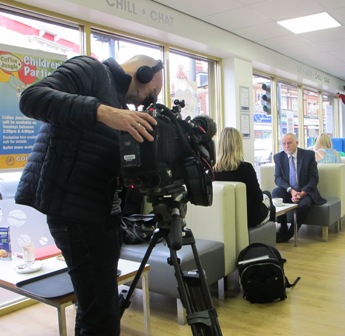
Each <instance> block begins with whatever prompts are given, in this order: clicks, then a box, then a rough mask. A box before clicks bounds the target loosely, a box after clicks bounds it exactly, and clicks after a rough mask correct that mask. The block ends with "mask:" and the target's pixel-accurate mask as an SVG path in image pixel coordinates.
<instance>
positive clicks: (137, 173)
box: [120, 100, 217, 206]
mask: <svg viewBox="0 0 345 336" xmlns="http://www.w3.org/2000/svg"><path fill="white" fill-rule="evenodd" d="M174 104H175V105H174V106H173V108H172V109H171V110H170V109H168V108H167V107H166V106H164V105H162V104H151V105H150V106H149V107H147V108H146V111H147V113H149V114H150V115H152V116H153V117H154V118H155V119H156V120H157V125H156V126H155V127H154V130H153V132H152V133H151V134H152V135H153V137H154V139H155V140H154V141H153V142H149V141H144V142H143V143H139V142H137V141H136V140H135V139H134V138H133V137H132V136H131V135H130V134H129V133H127V132H122V133H121V136H120V155H121V170H122V178H123V183H124V185H125V186H126V187H130V186H134V187H137V188H139V189H140V191H141V192H142V193H145V194H148V195H169V194H173V193H174V192H175V191H176V190H180V189H181V187H182V186H186V189H187V199H188V201H190V202H191V203H192V204H195V205H202V206H210V205H211V204H212V198H213V193H212V165H213V163H214V160H215V150H214V142H213V140H212V137H213V136H214V135H215V133H216V129H217V127H216V124H215V122H214V121H213V120H212V119H211V118H209V117H207V116H197V117H195V118H193V119H191V118H190V117H188V118H186V119H185V120H183V119H182V117H181V108H183V107H184V101H179V100H175V101H174Z"/></svg>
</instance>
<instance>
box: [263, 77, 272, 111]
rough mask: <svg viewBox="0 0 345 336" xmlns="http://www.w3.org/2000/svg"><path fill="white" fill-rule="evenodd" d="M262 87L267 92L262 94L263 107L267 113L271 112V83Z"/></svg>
mask: <svg viewBox="0 0 345 336" xmlns="http://www.w3.org/2000/svg"><path fill="white" fill-rule="evenodd" d="M262 89H263V90H265V91H266V92H265V94H264V95H262V101H263V102H262V105H263V106H262V109H263V110H264V112H265V113H266V114H271V83H270V82H268V83H264V84H262Z"/></svg>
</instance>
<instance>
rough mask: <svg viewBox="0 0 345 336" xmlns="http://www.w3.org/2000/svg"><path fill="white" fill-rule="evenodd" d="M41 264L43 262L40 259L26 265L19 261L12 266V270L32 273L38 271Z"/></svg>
mask: <svg viewBox="0 0 345 336" xmlns="http://www.w3.org/2000/svg"><path fill="white" fill-rule="evenodd" d="M42 266H43V262H42V261H41V260H36V261H35V262H34V263H33V264H32V265H26V264H25V263H21V264H19V265H16V266H15V267H14V270H15V271H16V272H17V273H22V274H25V273H33V272H37V271H39V270H40V269H41V268H42Z"/></svg>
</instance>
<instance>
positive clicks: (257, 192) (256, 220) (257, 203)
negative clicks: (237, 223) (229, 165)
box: [215, 162, 268, 227]
mask: <svg viewBox="0 0 345 336" xmlns="http://www.w3.org/2000/svg"><path fill="white" fill-rule="evenodd" d="M215 180H216V181H234V182H243V183H244V184H245V185H246V194H247V218H248V226H249V227H254V226H257V225H259V224H260V223H261V222H262V221H263V220H264V219H265V218H266V216H267V214H268V210H267V207H266V206H265V205H264V204H263V203H262V201H263V194H262V190H261V189H260V185H259V182H258V178H257V176H256V172H255V170H254V167H253V166H252V165H251V164H250V163H249V162H241V163H240V165H239V166H238V168H237V170H231V171H230V170H229V171H225V172H216V173H215Z"/></svg>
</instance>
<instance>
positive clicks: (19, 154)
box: [0, 44, 66, 169]
mask: <svg viewBox="0 0 345 336" xmlns="http://www.w3.org/2000/svg"><path fill="white" fill-rule="evenodd" d="M65 60H66V56H65V55H59V54H52V53H47V52H44V51H38V50H31V49H23V48H17V47H13V46H7V45H3V44H0V118H1V119H0V138H1V147H0V169H13V168H22V167H24V166H25V164H26V161H27V158H28V156H29V154H30V152H31V149H32V147H33V144H34V142H35V139H36V136H37V133H38V131H39V128H40V126H41V122H39V121H37V120H34V119H31V118H27V117H26V116H24V115H23V114H22V113H21V112H20V110H19V99H20V95H21V93H22V92H23V90H24V89H25V88H27V87H28V86H30V85H31V84H33V83H35V82H37V81H39V80H40V79H42V78H44V77H46V76H49V75H50V74H51V73H52V72H53V71H54V70H55V69H56V68H57V67H59V66H60V65H61V64H62V63H63V62H64V61H65Z"/></svg>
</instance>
